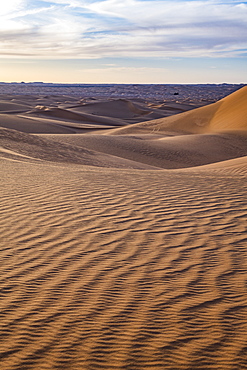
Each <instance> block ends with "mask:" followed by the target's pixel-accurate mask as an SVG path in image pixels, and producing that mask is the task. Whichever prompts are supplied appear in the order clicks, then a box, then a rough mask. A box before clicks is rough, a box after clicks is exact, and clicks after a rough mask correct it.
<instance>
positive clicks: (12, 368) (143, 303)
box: [0, 87, 247, 370]
mask: <svg viewBox="0 0 247 370" xmlns="http://www.w3.org/2000/svg"><path fill="white" fill-rule="evenodd" d="M205 88H206V87H205ZM185 95H186V94H185ZM209 95H210V94H209ZM194 96H196V91H195V94H194ZM208 103H210V97H209V99H208V100H207V99H197V100H196V99H195V97H193V98H191V97H190V98H189V97H187V98H183V99H181V98H180V99H179V100H177V101H176V100H175V99H173V100H171V99H170V100H169V101H168V100H157V99H153V100H142V99H141V98H138V99H137V98H136V99H132V100H129V99H126V98H122V99H117V98H108V99H107V98H102V99H100V98H95V97H92V96H91V97H88V98H86V97H84V98H83V99H80V98H78V97H75V96H74V97H72V96H65V95H60V96H58V95H46V96H44V95H43V96H41V95H33V94H32V95H30V94H27V95H13V94H5V95H1V96H0V111H1V112H0V126H1V128H0V145H1V147H0V154H1V158H0V162H1V177H0V183H1V186H0V194H1V208H0V227H1V233H0V243H1V249H0V259H1V264H0V271H1V273H0V281H1V282H0V294H1V299H0V305H1V310H0V317H1V320H0V369H1V370H29V369H34V370H53V369H54V370H55V369H56V370H65V369H70V370H99V369H107V370H118V369H123V370H144V369H145V370H163V369H164V370H166V369H169V370H180V369H181V370H182V369H188V370H189V369H191V370H192V369H193V370H198V369H200V370H207V369H222V370H230V369H231V370H240V369H241V370H242V369H247V292H246V289H247V230H246V228H247V182H246V176H247V87H242V88H241V89H239V90H237V91H235V92H234V93H232V94H230V95H229V96H227V97H225V98H223V99H222V100H219V101H218V102H216V103H213V104H208Z"/></svg>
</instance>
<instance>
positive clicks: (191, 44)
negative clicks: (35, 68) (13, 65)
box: [0, 0, 247, 59]
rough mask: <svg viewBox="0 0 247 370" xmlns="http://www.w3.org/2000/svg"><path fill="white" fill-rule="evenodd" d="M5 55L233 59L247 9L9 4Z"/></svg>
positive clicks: (230, 5)
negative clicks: (215, 57) (219, 57)
mask: <svg viewBox="0 0 247 370" xmlns="http://www.w3.org/2000/svg"><path fill="white" fill-rule="evenodd" d="M7 4H8V5H6V6H3V7H2V8H1V13H0V14H1V24H0V53H1V55H2V56H13V55H16V56H27V55H30V56H33V57H38V58H71V59H72V58H101V57H128V56H131V57H176V56H179V57H181V56H188V57H198V56H200V57H201V56H206V57H210V56H217V57H218V56H221V57H224V56H238V55H242V54H243V51H246V50H247V40H246V34H247V6H246V3H244V2H242V3H241V2H238V1H227V0H225V1H216V0H215V1H214V0H207V1H206V0H204V1H182V0H173V1H171V0H152V1H151V0H149V1H141V0H103V1H97V0H95V1H89V0H50V1H48V0H43V1H42V0H40V1H38V2H36V1H31V0H26V1H24V0H8V3H7Z"/></svg>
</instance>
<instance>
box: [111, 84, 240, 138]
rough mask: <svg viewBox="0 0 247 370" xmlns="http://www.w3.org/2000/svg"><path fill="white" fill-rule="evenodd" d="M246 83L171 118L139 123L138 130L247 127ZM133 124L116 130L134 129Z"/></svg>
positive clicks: (212, 130) (215, 130) (201, 129)
mask: <svg viewBox="0 0 247 370" xmlns="http://www.w3.org/2000/svg"><path fill="white" fill-rule="evenodd" d="M246 101H247V86H245V87H243V88H241V89H239V90H237V91H236V92H234V93H232V94H231V95H229V96H227V97H226V98H223V99H222V100H220V101H218V102H216V103H213V104H210V105H207V106H205V107H200V108H197V109H193V110H192V111H188V112H185V113H181V114H178V115H173V116H171V117H169V118H162V119H159V120H154V121H150V122H144V123H140V124H138V125H136V126H135V130H138V132H140V131H141V130H152V131H163V132H164V131H181V132H189V133H208V132H228V131H246V130H247V118H246V117H247V104H246ZM131 129H132V128H127V129H125V130H122V131H115V134H118V133H120V134H123V133H131Z"/></svg>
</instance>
